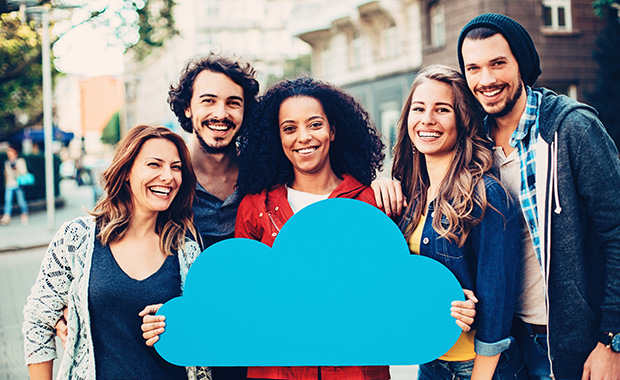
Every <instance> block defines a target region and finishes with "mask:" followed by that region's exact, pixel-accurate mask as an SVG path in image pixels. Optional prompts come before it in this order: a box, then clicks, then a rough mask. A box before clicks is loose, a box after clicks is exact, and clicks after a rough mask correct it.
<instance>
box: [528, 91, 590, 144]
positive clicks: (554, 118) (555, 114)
mask: <svg viewBox="0 0 620 380" xmlns="http://www.w3.org/2000/svg"><path fill="white" fill-rule="evenodd" d="M534 91H536V92H538V93H540V94H541V95H542V101H541V105H540V111H539V118H540V123H539V124H540V133H541V135H542V136H543V139H545V140H546V141H547V142H550V141H552V139H553V134H554V133H555V132H558V133H560V134H565V135H566V134H568V135H579V136H581V135H582V134H583V133H585V132H586V131H587V129H588V128H589V127H590V126H591V125H593V124H595V125H596V124H599V125H601V126H602V124H601V122H600V120H599V118H598V112H597V111H596V110H595V109H594V108H593V107H591V106H589V105H587V104H584V103H580V102H578V101H577V100H575V99H572V98H570V97H568V96H566V95H558V94H556V93H555V92H553V91H551V90H548V89H546V88H538V89H535V90H534Z"/></svg>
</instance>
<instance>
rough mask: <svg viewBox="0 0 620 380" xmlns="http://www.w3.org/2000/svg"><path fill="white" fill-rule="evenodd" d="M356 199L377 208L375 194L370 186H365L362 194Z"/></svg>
mask: <svg viewBox="0 0 620 380" xmlns="http://www.w3.org/2000/svg"><path fill="white" fill-rule="evenodd" d="M356 199H357V200H360V201H362V202H365V203H368V204H370V205H372V206H375V207H377V201H376V200H375V192H374V190H373V189H372V188H371V187H370V186H365V187H364V189H363V190H362V192H361V193H360V194H359V195H358V196H357V197H356Z"/></svg>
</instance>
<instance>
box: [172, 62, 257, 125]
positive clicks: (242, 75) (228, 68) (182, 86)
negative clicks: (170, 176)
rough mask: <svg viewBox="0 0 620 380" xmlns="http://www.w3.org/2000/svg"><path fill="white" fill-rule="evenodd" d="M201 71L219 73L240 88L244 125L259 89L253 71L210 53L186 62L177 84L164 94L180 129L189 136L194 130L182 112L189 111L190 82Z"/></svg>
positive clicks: (247, 65) (190, 97) (191, 83)
mask: <svg viewBox="0 0 620 380" xmlns="http://www.w3.org/2000/svg"><path fill="white" fill-rule="evenodd" d="M204 70H208V71H212V72H214V73H222V74H224V75H226V76H228V77H229V78H230V79H232V81H233V82H235V83H236V84H238V85H239V86H241V88H243V103H244V104H243V121H244V124H245V122H246V121H247V120H249V119H250V115H252V112H253V111H254V108H255V107H256V95H257V94H258V89H259V85H258V81H257V80H256V78H254V76H255V75H256V71H255V70H254V68H253V67H252V66H250V64H249V63H243V62H239V61H237V60H233V59H231V58H228V57H224V56H221V55H217V54H215V53H210V54H209V55H207V56H206V57H203V58H199V59H195V60H192V61H189V62H188V63H187V65H186V66H185V68H184V69H183V71H182V74H181V78H180V79H179V84H178V85H176V86H175V85H171V86H170V90H169V91H168V104H169V105H170V109H171V110H172V112H174V114H175V115H176V117H177V119H178V120H179V123H180V124H181V127H182V128H183V129H184V130H185V131H186V132H189V133H192V132H193V130H194V128H193V126H192V121H191V120H190V119H189V118H188V117H187V116H185V110H186V109H187V108H189V105H190V102H191V100H192V94H193V92H194V81H195V80H196V77H197V76H198V74H200V73H201V72H203V71H204Z"/></svg>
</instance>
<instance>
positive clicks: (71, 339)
mask: <svg viewBox="0 0 620 380" xmlns="http://www.w3.org/2000/svg"><path fill="white" fill-rule="evenodd" d="M94 242H95V219H94V218H93V217H81V218H77V219H74V220H72V221H70V222H67V223H65V224H64V225H63V226H62V227H60V229H59V230H58V232H57V233H56V236H54V239H53V240H52V242H51V243H50V245H49V247H48V249H47V253H46V254H45V257H44V258H43V262H42V264H41V270H40V272H39V275H38V277H37V280H36V282H35V284H34V286H33V287H32V289H31V291H30V296H28V300H27V302H26V306H25V307H24V325H23V329H22V331H23V333H24V352H25V356H26V364H33V363H42V362H46V361H49V360H53V359H56V357H57V355H56V342H55V336H56V335H55V328H54V326H55V325H56V323H57V322H58V320H59V319H60V317H61V315H62V310H63V309H64V307H65V306H66V307H67V308H68V310H67V311H68V319H67V327H68V329H69V331H68V336H67V343H66V348H65V351H64V355H63V357H62V360H61V362H60V368H59V370H58V376H57V379H59V380H60V379H62V380H65V379H80V380H82V379H95V357H94V354H93V341H92V336H91V331H90V316H89V314H88V281H89V277H90V267H91V262H92V254H93V249H94ZM199 254H200V248H199V246H198V244H196V243H195V242H193V241H191V240H186V242H185V247H184V249H181V250H179V252H178V254H177V256H178V258H179V264H180V269H181V271H180V272H181V291H182V290H183V286H184V284H185V277H186V276H187V271H188V270H189V267H190V266H191V264H192V263H193V262H194V260H195V259H196V257H197V256H198V255H199ZM210 372H211V371H210V370H209V369H208V368H206V367H204V368H203V367H188V368H187V374H188V379H190V380H193V379H210V378H211V374H210Z"/></svg>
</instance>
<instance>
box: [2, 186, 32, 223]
mask: <svg viewBox="0 0 620 380" xmlns="http://www.w3.org/2000/svg"><path fill="white" fill-rule="evenodd" d="M13 195H15V197H16V198H17V204H18V205H19V208H20V209H21V211H22V214H27V213H28V203H26V197H24V190H22V188H21V187H19V186H18V187H7V188H6V189H5V190H4V213H5V214H7V215H8V216H11V214H12V211H13Z"/></svg>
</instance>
